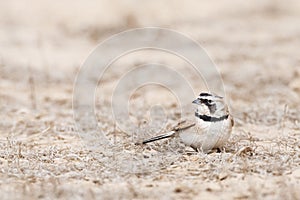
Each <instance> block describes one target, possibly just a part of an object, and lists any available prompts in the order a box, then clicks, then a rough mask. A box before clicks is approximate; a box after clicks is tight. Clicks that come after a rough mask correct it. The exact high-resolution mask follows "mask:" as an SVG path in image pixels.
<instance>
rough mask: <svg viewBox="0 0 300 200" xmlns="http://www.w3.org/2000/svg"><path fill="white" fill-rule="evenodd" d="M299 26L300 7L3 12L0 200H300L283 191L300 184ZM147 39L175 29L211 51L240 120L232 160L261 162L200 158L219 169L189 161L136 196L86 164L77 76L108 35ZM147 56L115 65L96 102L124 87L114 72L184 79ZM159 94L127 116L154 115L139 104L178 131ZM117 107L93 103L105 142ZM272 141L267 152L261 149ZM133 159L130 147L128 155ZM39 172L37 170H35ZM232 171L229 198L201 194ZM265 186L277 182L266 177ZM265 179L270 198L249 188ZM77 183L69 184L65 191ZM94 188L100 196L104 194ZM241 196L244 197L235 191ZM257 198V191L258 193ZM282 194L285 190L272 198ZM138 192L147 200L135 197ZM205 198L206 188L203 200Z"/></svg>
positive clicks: (46, 1)
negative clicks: (135, 34)
mask: <svg viewBox="0 0 300 200" xmlns="http://www.w3.org/2000/svg"><path fill="white" fill-rule="evenodd" d="M299 22H300V2H299V1H297V0H286V1H280V0H253V1H244V0H222V1H220V0H219V1H217V0H212V1H198V0H186V1H175V0H168V1H167V0H152V1H150V0H122V1H121V0H100V1H95V0H89V1H83V0H76V1H71V0H62V1H50V0H41V1H40V0H29V1H19V0H9V1H5V0H0V137H1V138H0V139H1V140H0V141H1V142H0V145H1V152H0V153H1V158H0V165H1V166H2V167H1V169H3V171H1V172H0V176H1V177H3V178H2V179H1V180H4V182H6V183H12V184H11V185H10V184H1V186H0V187H1V191H3V194H4V195H7V196H4V197H10V196H11V195H15V194H16V192H15V191H23V193H22V192H21V193H20V194H19V195H20V197H22V196H23V195H28V198H29V199H31V197H33V196H34V197H36V198H38V197H39V196H40V195H46V196H50V197H53V198H57V197H58V196H59V195H62V196H63V197H72V195H73V194H76V195H78V196H79V197H81V198H82V196H84V197H86V198H89V199H91V198H92V197H91V196H89V195H92V194H94V193H100V194H111V193H115V187H116V188H117V190H118V191H120V190H119V189H120V188H123V186H124V185H125V186H126V187H125V188H127V189H125V190H124V191H123V193H122V192H121V193H120V194H119V193H118V194H115V195H120V197H122V198H123V197H125V198H135V197H139V198H143V197H145V196H147V195H149V194H151V195H154V193H153V191H152V190H151V189H149V187H150V188H152V187H153V188H154V189H155V191H161V192H163V193H164V194H166V195H167V194H168V195H169V196H170V197H174V196H172V195H173V194H174V195H175V197H178V196H176V195H179V197H180V191H183V194H184V195H183V196H181V197H182V198H188V197H191V196H192V197H194V198H196V195H197V192H198V191H200V189H199V188H204V189H203V190H205V191H203V192H204V193H205V192H206V193H209V191H213V192H214V191H215V188H217V189H216V191H217V192H216V193H214V194H215V195H216V196H215V197H219V196H218V195H219V194H220V193H218V191H223V192H224V191H225V192H227V194H228V197H232V198H234V197H236V198H247V197H253V198H254V199H255V198H257V197H258V196H255V194H254V193H255V192H258V194H259V195H262V196H259V197H265V196H264V194H266V195H275V196H276V197H282V198H285V197H293V194H296V195H295V196H294V197H296V196H297V194H298V193H296V192H297V191H298V190H296V189H297V188H299V187H297V185H296V184H295V183H296V182H288V181H287V182H286V181H285V179H284V178H282V176H281V175H287V174H295V175H292V176H293V177H297V176H298V177H300V176H299V170H298V171H297V172H296V171H295V173H294V171H293V170H294V169H296V167H297V163H298V164H299V148H300V146H299V129H300V124H299V119H300V114H299V109H300V106H299V102H300V57H299V51H300V49H299V48H300V23H299ZM141 27H161V28H169V29H173V30H176V31H179V32H181V33H183V34H185V35H187V36H188V37H190V38H192V39H194V40H195V41H197V42H198V43H199V44H200V45H201V46H202V47H204V49H205V50H206V51H207V53H208V55H209V56H210V58H211V59H212V60H213V61H214V63H215V64H216V66H217V68H218V70H219V71H220V75H221V76H222V79H223V82H224V86H225V89H226V95H227V97H228V101H229V103H230V107H231V110H232V114H233V115H234V117H235V119H236V129H235V131H234V132H233V141H235V142H234V143H232V145H231V146H230V148H231V150H232V149H234V148H236V149H235V150H236V151H234V150H232V151H233V152H239V151H237V149H240V148H245V149H246V150H249V149H247V148H248V146H250V147H253V145H254V143H255V145H256V147H257V148H256V149H258V150H253V151H252V152H251V153H252V155H259V156H258V157H255V158H253V159H252V157H246V158H245V157H242V158H243V159H241V158H240V157H238V158H237V159H236V161H237V163H232V162H231V159H232V156H240V155H241V156H242V155H243V153H245V152H246V153H245V155H248V154H247V153H248V152H247V151H245V152H244V151H241V152H239V153H236V154H230V153H229V154H230V155H228V156H231V157H230V158H228V157H227V158H228V159H227V158H226V162H225V161H224V162H223V161H222V159H223V158H220V157H218V156H219V155H225V157H226V155H227V154H217V155H214V154H213V155H210V156H211V157H210V156H208V157H203V158H201V159H204V160H205V159H208V160H206V161H205V162H203V163H210V162H212V161H213V162H216V164H214V165H215V166H213V165H210V166H209V167H208V168H205V167H206V165H205V164H203V163H202V164H201V161H199V160H198V159H199V157H185V156H186V155H183V156H182V154H180V156H182V157H180V159H178V160H181V161H182V164H178V165H179V167H178V166H177V168H176V167H174V168H172V169H170V170H169V171H167V172H166V173H164V174H165V175H166V176H167V175H168V173H170V174H171V175H172V176H171V177H168V176H167V177H162V176H161V174H156V175H153V176H156V177H154V178H153V177H148V178H147V177H143V178H144V179H143V180H141V179H139V177H138V176H137V177H135V179H134V181H133V182H134V183H138V184H137V185H133V186H132V185H131V183H130V184H128V183H127V182H126V181H127V180H125V183H124V185H122V184H123V182H122V181H121V182H120V184H119V179H118V178H119V177H117V178H116V177H115V176H114V174H106V170H107V169H106V168H104V167H103V166H102V165H100V164H99V163H101V162H102V161H98V160H97V159H94V160H92V161H91V160H88V161H86V159H88V157H87V156H86V154H85V153H83V152H84V149H83V148H82V146H81V145H80V142H81V140H80V138H79V137H78V135H77V132H76V130H75V125H74V120H73V110H72V95H73V84H74V81H75V78H76V75H77V73H78V72H79V70H80V66H81V65H82V63H83V62H84V61H85V59H86V58H87V57H88V56H89V54H90V53H91V52H92V50H93V49H94V48H95V47H96V46H97V45H98V44H99V43H100V42H102V41H104V40H105V39H107V38H108V37H110V36H112V35H113V34H117V33H119V32H122V31H125V30H128V29H131V28H141ZM148 55H151V56H150V57H145V58H144V57H143V56H141V55H140V56H139V54H137V56H135V57H134V56H132V57H131V56H130V55H129V56H128V57H126V58H124V59H123V60H122V59H121V60H119V61H118V62H116V63H115V64H114V65H115V66H117V67H113V68H112V69H111V71H108V72H107V74H105V75H104V77H103V79H102V81H103V82H102V83H103V84H102V87H103V91H101V93H100V95H101V94H110V92H111V90H112V88H113V87H114V83H117V81H118V80H119V79H120V77H121V76H122V75H123V72H124V71H119V70H118V69H120V68H118V67H119V66H125V65H126V66H134V65H136V64H142V63H143V62H145V63H147V62H149V61H155V62H157V63H168V62H169V61H170V60H171V61H170V63H177V64H178V63H179V64H178V66H177V67H178V69H179V71H180V70H181V71H180V72H182V73H183V74H184V73H185V72H186V71H185V69H188V67H187V66H186V64H184V63H181V61H180V60H179V59H178V58H176V59H175V58H171V59H170V60H168V59H167V57H165V56H166V55H164V56H162V55H163V54H156V55H154V57H152V54H150V53H149V54H148ZM125 69H126V68H125ZM125 71H126V70H125ZM186 75H187V77H189V80H190V81H191V83H192V85H193V87H194V88H195V90H196V91H199V92H200V90H201V89H202V88H201V87H200V86H199V84H198V81H199V79H197V76H194V74H193V73H192V72H190V71H189V72H188V73H186ZM156 90H157V88H155V87H150V88H148V89H140V90H139V91H137V92H136V94H135V95H132V100H133V106H132V112H131V114H132V115H133V116H135V115H136V114H137V113H138V111H141V109H142V108H143V106H145V105H146V104H147V102H146V104H145V103H144V102H142V103H140V104H139V102H141V101H139V100H137V99H147V100H149V101H150V102H151V100H153V101H154V103H155V102H157V101H158V102H163V103H165V105H166V108H167V112H168V114H170V115H171V116H175V117H174V118H171V120H173V121H171V122H172V123H175V122H176V112H175V111H174V110H176V109H177V108H178V107H177V106H178V105H176V101H175V100H174V99H173V100H172V101H166V99H167V98H169V97H167V94H168V93H164V94H166V95H157V92H155V91H156ZM160 94H163V93H160ZM106 97H107V98H106ZM110 97H111V96H110V95H107V96H106V95H104V100H105V101H104V102H98V103H99V105H101V106H99V107H98V109H99V110H97V115H98V116H97V117H98V120H99V121H101V123H102V124H101V125H102V127H103V130H105V131H106V133H107V134H111V133H115V132H116V129H115V124H114V121H113V119H112V118H111V116H109V114H108V113H109V110H108V103H109V101H110V100H111V99H110ZM105 98H106V99H105ZM160 98H162V99H160ZM193 98H194V97H191V99H193ZM174 102H175V103H174ZM150 104H151V103H150ZM103 105H104V106H103ZM141 115H143V113H141ZM136 117H137V118H136V123H137V124H141V123H143V119H144V118H143V117H145V116H138V115H137V116H136ZM117 134H119V135H122V134H123V133H121V132H118V133H117ZM120 137H121V136H120ZM122 137H123V139H124V138H125V139H130V138H129V137H128V135H124V134H123V135H122ZM122 137H121V138H122ZM237 138H238V139H237ZM241 138H244V139H245V138H246V139H245V141H246V142H245V141H244V143H243V142H240V139H241ZM253 138H254V139H253ZM274 138H275V139H274ZM266 140H267V141H269V142H268V143H264V142H260V141H266ZM274 141H275V143H274ZM281 142H283V144H282V143H281ZM247 145H248V146H247ZM281 145H282V146H281ZM133 148H134V147H132V146H130V147H128V149H127V150H128V151H131V150H132V149H133ZM230 148H229V149H230ZM297 148H298V151H297ZM20 149H21V150H22V151H21V150H20ZM245 149H244V150H245ZM283 149H284V151H283ZM122 150H123V149H122ZM20 152H23V153H20ZM26 152H27V154H26ZM70 152H71V155H70ZM229 152H230V150H229ZM297 152H298V154H297ZM108 153H109V152H108ZM275 153H276V155H275ZM54 155H55V156H54ZM277 155H279V156H277ZM214 156H215V157H214ZM260 156H261V157H260ZM285 158H287V159H285ZM193 159H195V160H197V162H193V161H194V160H193ZM219 159H220V160H219ZM266 159H267V160H266ZM262 160H263V161H264V162H262V163H263V164H261V162H260V161H262ZM239 161H243V163H238V162H239ZM244 161H245V162H244ZM106 162H107V161H106ZM227 162H228V163H227ZM86 163H89V165H88V164H86ZM199 163H200V164H201V166H200V164H199ZM222 163H225V164H226V167H224V166H223V164H222ZM245 163H246V164H245ZM259 163H260V164H259ZM37 165H39V166H42V167H40V168H37V167H36V166H37ZM187 166H193V167H194V168H195V169H197V170H199V169H200V168H201V169H203V170H204V169H206V171H203V173H197V170H195V169H194V171H193V170H192V171H193V172H191V171H189V168H188V167H187ZM245 166H247V167H248V168H247V167H245ZM298 167H299V165H298ZM227 168H228V169H229V171H230V172H226V173H227V174H228V177H229V178H228V179H226V178H225V179H226V181H228V182H226V184H225V186H224V185H222V187H221V186H220V185H218V186H215V185H213V186H212V187H211V188H213V189H211V188H210V186H207V185H206V183H203V182H201V180H205V181H207V180H213V181H214V180H217V181H220V178H219V174H218V175H216V174H215V173H216V172H219V171H222V170H224V169H227ZM273 168H274V169H273ZM177 169H179V170H177ZM270 169H271V171H270ZM101 170H102V171H101ZM274 171H275V172H276V173H275V172H274ZM273 172H274V173H273ZM191 173H196V174H197V175H196V176H197V180H200V182H197V181H194V180H193V181H191V180H188V181H186V182H182V184H183V185H184V186H183V187H180V186H178V187H179V188H180V190H176V189H175V188H173V186H172V184H173V183H172V181H174V180H175V181H176V180H185V179H186V177H189V176H193V175H191ZM8 174H14V175H17V176H8ZM241 174H242V175H241ZM245 174H248V175H249V174H251V175H253V174H254V175H255V176H256V175H257V177H254V178H253V177H251V178H249V182H247V181H246V182H244V183H243V184H240V181H241V180H240V179H239V178H240V177H241V176H243V177H244V175H245ZM270 174H271V175H272V176H271V177H269V176H268V175H270ZM29 175H30V177H29ZM175 175H176V176H175ZM258 176H259V177H258ZM273 176H280V178H282V179H280V180H284V181H283V182H278V180H279V179H276V178H274V179H273ZM20 177H21V178H20ZM28 177H29V178H28ZM45 177H46V178H45ZM49 177H50V178H49ZM174 177H175V178H174ZM226 177H227V176H226ZM266 177H267V178H266ZM47 178H49V179H47ZM60 178H62V179H60ZM243 179H244V178H243ZM245 179H246V180H248V179H247V178H245ZM265 179H268V181H269V184H268V187H266V188H264V187H263V186H261V185H257V184H256V182H253V181H258V180H262V181H261V182H260V183H261V184H262V185H263V181H265ZM32 180H34V181H32ZM36 180H37V181H36ZM70 180H74V182H73V183H70V182H69V181H70ZM91 180H93V181H94V182H92V181H91ZM116 180H117V181H116ZM289 180H290V179H289ZM291 180H292V179H291ZM30 181H32V182H34V184H31V182H30ZM35 181H36V182H35ZM114 181H115V182H114ZM153 181H154V185H152V184H153ZM160 181H162V182H160ZM164 181H165V182H164ZM29 182H30V184H29ZM64 182H69V183H70V185H69V187H68V186H66V187H65V188H63V189H61V190H60V192H59V191H58V189H57V188H59V187H57V185H58V186H60V183H64ZM111 182H114V183H115V184H113V185H114V187H111V185H109V184H108V185H105V184H106V183H111ZM77 183H79V184H77ZM253 183H255V184H253ZM298 183H299V182H298ZM47 184H50V187H48V185H47ZM102 184H103V185H102ZM164 184H165V185H164ZM213 184H216V183H213ZM99 185H102V186H103V187H101V188H98V186H99ZM149 185H150V186H149ZM238 185H240V186H241V188H239V189H238V190H237V189H236V186H238ZM245 185H246V186H247V187H246V186H245ZM253 185H254V186H253ZM298 185H299V184H298ZM148 186H149V187H148ZM196 186H199V187H198V189H199V190H197V191H195V192H194V193H193V192H191V191H193V190H195V189H197V187H196ZM232 186H234V187H232ZM255 186H257V187H258V188H254V189H253V187H255ZM279 187H281V188H283V189H282V190H274V188H279ZM11 188H12V189H11ZM24 188H25V189H24ZM26 188H27V189H26ZM28 188H30V189H28ZM49 188H50V189H49ZM90 188H92V192H90ZM128 188H129V189H128ZM132 188H133V189H132ZM141 188H142V189H144V190H145V191H144V192H141V193H134V190H137V191H140V189H141ZM168 188H172V190H171V191H169V190H168ZM182 188H183V189H182ZM205 188H208V189H207V191H206V189H205ZM218 188H219V189H218ZM220 188H221V189H220ZM224 188H225V189H224ZM262 188H264V191H265V193H264V194H263V193H262V191H261V190H262ZM293 188H296V189H294V190H292V189H293ZM173 189H174V190H173ZM99 190H101V191H99ZM53 191H54V192H53ZM78 191H82V193H80V192H79V193H78ZM166 191H169V192H166ZM176 191H177V192H176ZM178 191H179V192H178ZM253 191H254V193H253ZM291 191H292V192H291ZM213 192H212V193H213ZM0 193H1V192H0ZM152 193H153V194H152ZM178 193H179V194H178ZM249 193H250V195H249ZM251 194H253V196H251ZM256 194H257V193H256ZM64 195H65V196H64ZM80 195H81V196H80ZM124 195H125V196H124ZM143 195H144V196H143ZM193 195H195V196H193ZM280 195H281V196H280ZM285 195H291V196H285ZM1 196H2V195H1ZM298 196H299V195H298ZM109 197H111V196H107V198H109ZM154 197H155V196H153V198H154ZM157 197H161V196H159V195H158V196H157ZM198 197H199V196H198ZM201 197H203V196H201ZM272 197H274V196H272Z"/></svg>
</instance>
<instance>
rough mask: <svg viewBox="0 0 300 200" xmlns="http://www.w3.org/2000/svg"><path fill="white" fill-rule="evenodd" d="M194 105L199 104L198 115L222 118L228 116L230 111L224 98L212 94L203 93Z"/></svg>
mask: <svg viewBox="0 0 300 200" xmlns="http://www.w3.org/2000/svg"><path fill="white" fill-rule="evenodd" d="M192 103H194V104H197V105H198V107H197V111H196V112H197V113H198V114H200V115H208V116H214V117H220V116H223V115H225V114H227V112H228V109H227V106H226V104H225V102H224V98H223V97H220V96H218V95H214V94H211V93H201V94H200V95H199V96H198V97H197V99H195V100H194V101H193V102H192Z"/></svg>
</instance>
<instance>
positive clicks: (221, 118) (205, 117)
mask: <svg viewBox="0 0 300 200" xmlns="http://www.w3.org/2000/svg"><path fill="white" fill-rule="evenodd" d="M195 116H196V117H198V118H200V119H202V120H203V121H206V122H219V121H223V120H224V119H228V116H229V115H224V116H222V117H211V116H207V115H199V114H198V113H196V112H195Z"/></svg>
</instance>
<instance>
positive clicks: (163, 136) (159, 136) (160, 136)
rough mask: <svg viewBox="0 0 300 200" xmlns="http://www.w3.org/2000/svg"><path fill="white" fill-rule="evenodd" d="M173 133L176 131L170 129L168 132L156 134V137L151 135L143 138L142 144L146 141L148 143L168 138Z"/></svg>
mask: <svg viewBox="0 0 300 200" xmlns="http://www.w3.org/2000/svg"><path fill="white" fill-rule="evenodd" d="M175 133H176V131H170V132H168V133H165V134H162V135H158V136H156V137H153V138H150V139H147V140H144V141H143V142H142V144H146V143H149V142H154V141H157V140H161V139H165V138H169V137H172V136H174V135H175Z"/></svg>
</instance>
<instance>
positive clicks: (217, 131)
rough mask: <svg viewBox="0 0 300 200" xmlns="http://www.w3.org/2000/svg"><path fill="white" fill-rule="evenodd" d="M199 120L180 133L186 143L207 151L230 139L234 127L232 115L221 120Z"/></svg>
mask: <svg viewBox="0 0 300 200" xmlns="http://www.w3.org/2000/svg"><path fill="white" fill-rule="evenodd" d="M197 120H198V121H197V123H196V124H197V125H195V126H194V127H192V128H190V129H188V130H184V131H182V132H180V134H179V135H180V138H181V140H182V142H183V143H185V144H186V145H188V146H191V147H193V148H195V149H199V150H202V151H204V152H207V151H209V150H211V149H214V148H219V147H222V146H223V145H224V144H225V143H226V142H227V140H228V139H229V137H230V133H231V127H232V126H231V118H230V117H229V118H228V119H227V120H223V121H219V122H206V121H203V120H202V119H197Z"/></svg>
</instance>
